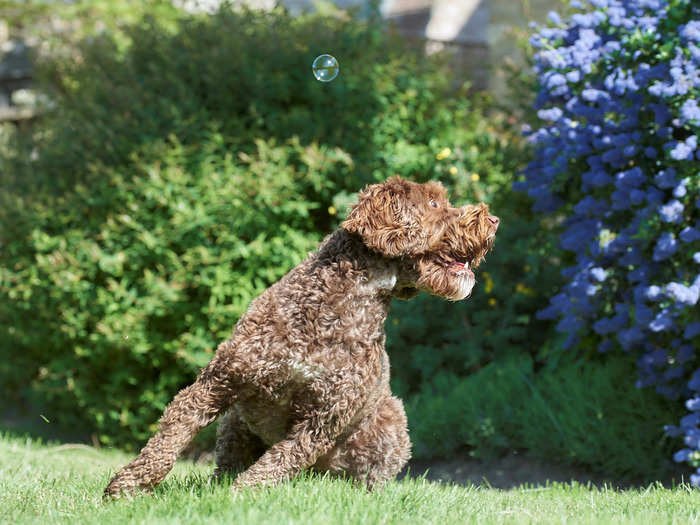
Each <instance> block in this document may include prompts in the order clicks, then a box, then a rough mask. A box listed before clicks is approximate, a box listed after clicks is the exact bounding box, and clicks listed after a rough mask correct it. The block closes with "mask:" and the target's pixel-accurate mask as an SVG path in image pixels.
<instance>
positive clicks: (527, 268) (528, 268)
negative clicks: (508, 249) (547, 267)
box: [523, 264, 532, 272]
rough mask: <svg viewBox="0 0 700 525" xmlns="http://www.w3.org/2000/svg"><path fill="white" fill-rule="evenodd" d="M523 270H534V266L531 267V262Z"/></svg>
mask: <svg viewBox="0 0 700 525" xmlns="http://www.w3.org/2000/svg"><path fill="white" fill-rule="evenodd" d="M523 270H525V271H526V272H529V271H530V270H532V268H531V267H530V265H529V264H526V265H525V267H524V268H523Z"/></svg>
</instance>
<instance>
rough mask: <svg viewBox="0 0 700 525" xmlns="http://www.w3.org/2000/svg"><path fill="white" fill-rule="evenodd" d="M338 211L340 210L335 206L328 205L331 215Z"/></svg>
mask: <svg viewBox="0 0 700 525" xmlns="http://www.w3.org/2000/svg"><path fill="white" fill-rule="evenodd" d="M336 213H338V210H336V209H335V206H328V214H329V215H335V214H336Z"/></svg>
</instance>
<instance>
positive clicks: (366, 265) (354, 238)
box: [315, 228, 411, 301]
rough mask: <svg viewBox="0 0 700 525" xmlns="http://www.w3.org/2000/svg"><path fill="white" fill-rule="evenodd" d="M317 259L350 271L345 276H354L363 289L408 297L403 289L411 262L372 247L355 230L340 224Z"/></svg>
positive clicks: (379, 294)
mask: <svg viewBox="0 0 700 525" xmlns="http://www.w3.org/2000/svg"><path fill="white" fill-rule="evenodd" d="M315 259H316V264H317V265H321V266H328V265H334V264H335V265H337V266H338V268H339V269H342V270H340V271H343V270H344V271H345V272H346V275H344V278H347V277H354V278H355V279H356V280H357V285H358V288H359V289H361V290H362V291H363V292H365V293H369V294H371V295H376V296H377V298H378V299H380V300H384V301H389V300H390V299H391V297H392V296H394V297H399V298H407V295H406V294H405V293H404V292H403V290H404V289H405V287H406V286H407V283H408V282H409V279H410V276H411V269H410V268H411V267H410V265H408V264H407V263H406V261H404V260H402V259H400V258H397V257H386V256H385V255H382V254H381V253H379V252H377V251H375V250H373V249H371V248H368V247H367V246H366V245H365V243H364V242H363V241H362V237H360V236H359V235H357V234H355V233H350V232H348V231H347V230H345V229H343V228H339V229H338V230H336V231H335V232H333V233H332V234H330V235H329V236H328V237H326V238H325V239H324V241H323V243H321V246H320V247H319V249H318V252H317V253H316V255H315ZM352 274H354V275H352Z"/></svg>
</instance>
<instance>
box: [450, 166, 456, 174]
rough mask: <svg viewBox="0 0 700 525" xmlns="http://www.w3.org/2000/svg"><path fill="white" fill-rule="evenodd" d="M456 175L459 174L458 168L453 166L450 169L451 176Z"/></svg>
mask: <svg viewBox="0 0 700 525" xmlns="http://www.w3.org/2000/svg"><path fill="white" fill-rule="evenodd" d="M456 173H457V168H456V167H455V166H452V167H451V168H450V175H454V174H456Z"/></svg>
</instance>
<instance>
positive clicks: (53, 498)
mask: <svg viewBox="0 0 700 525" xmlns="http://www.w3.org/2000/svg"><path fill="white" fill-rule="evenodd" d="M128 459H129V458H128V457H127V456H126V455H125V454H123V453H121V452H118V451H106V450H99V449H93V448H91V447H87V446H82V445H78V446H72V445H49V446H45V445H41V444H39V443H37V442H35V441H32V440H29V439H21V438H16V437H9V436H4V437H2V438H0V523H70V524H76V523H91V524H92V523H98V524H100V525H107V524H111V523H115V524H117V523H119V524H122V523H149V524H153V523H183V524H185V523H186V524H188V525H191V524H196V523H289V524H294V523H299V524H307V523H309V524H315V523H318V524H321V523H322V524H324V525H325V524H328V523H387V524H388V523H397V524H399V523H401V524H404V523H410V524H414V523H440V524H442V523H445V524H448V523H449V524H451V523H475V522H478V523H611V522H612V523H635V524H637V523H654V524H656V523H678V524H681V523H682V524H688V523H700V511H699V510H698V509H699V508H700V506H699V505H698V501H699V498H700V494H698V493H697V492H696V491H694V490H693V489H690V488H689V487H687V486H685V485H682V486H678V487H675V488H673V489H665V488H663V487H661V486H650V487H648V488H646V489H635V490H628V491H617V490H613V489H606V488H595V487H589V486H582V485H579V484H552V485H548V486H542V487H519V488H516V489H511V490H496V489H489V488H479V487H462V486H456V485H445V484H439V483H431V482H427V481H425V480H422V479H418V480H416V479H405V480H402V481H400V482H392V483H389V484H388V485H387V486H386V487H385V488H384V489H383V490H381V491H377V492H374V493H367V492H365V491H363V490H360V489H358V488H356V487H355V486H353V485H352V484H351V483H349V482H347V481H344V480H337V479H327V478H323V477H319V476H302V477H300V478H299V479H296V480H294V481H292V482H289V483H285V484H283V485H281V486H278V487H274V488H268V489H257V490H246V491H243V492H241V493H238V494H233V493H232V492H231V490H230V485H229V484H227V483H222V484H211V483H210V482H209V474H210V473H211V470H212V468H211V467H210V466H205V465H195V464H192V463H188V462H180V463H178V465H177V466H176V468H175V470H174V471H173V473H171V475H170V476H169V477H168V478H167V479H166V481H165V482H164V483H163V484H162V485H161V486H160V487H158V488H157V489H156V491H155V492H154V493H153V494H142V495H138V496H136V497H134V498H125V499H121V500H118V501H112V502H103V501H102V499H101V495H102V489H103V487H104V486H105V485H106V483H107V482H108V481H109V477H110V475H111V474H112V473H114V471H115V470H116V469H117V468H119V467H120V466H121V465H122V464H124V463H125V462H126V461H127V460H128Z"/></svg>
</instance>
